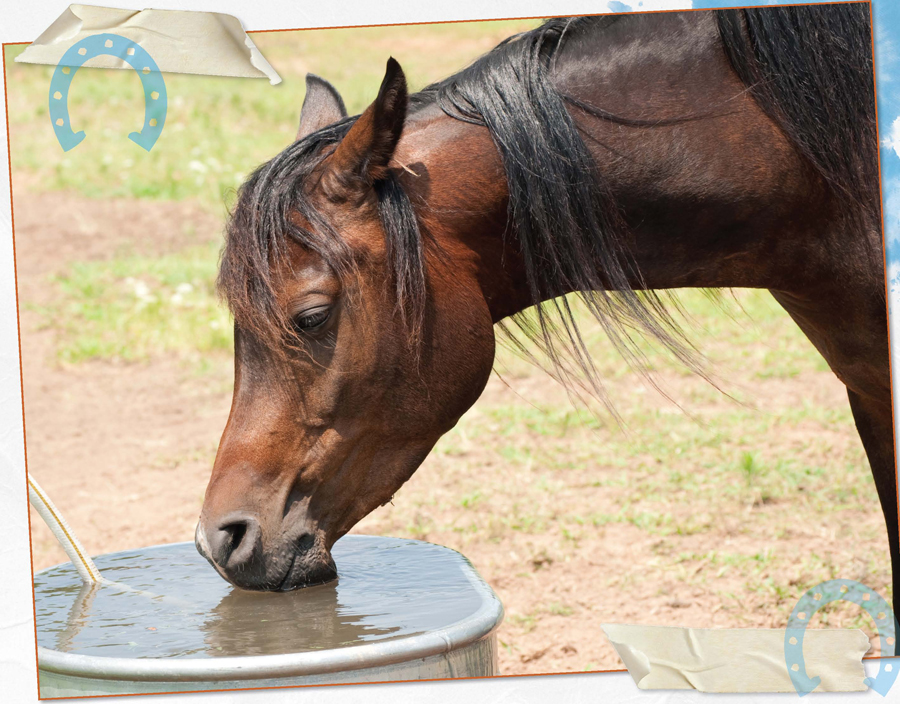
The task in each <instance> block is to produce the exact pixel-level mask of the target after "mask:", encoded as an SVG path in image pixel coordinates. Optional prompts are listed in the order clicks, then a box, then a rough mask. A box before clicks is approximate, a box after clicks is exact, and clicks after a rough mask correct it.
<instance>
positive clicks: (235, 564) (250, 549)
mask: <svg viewBox="0 0 900 704" xmlns="http://www.w3.org/2000/svg"><path fill="white" fill-rule="evenodd" d="M208 540H209V548H210V553H211V557H212V558H213V560H214V561H215V562H216V564H217V565H219V566H220V567H221V568H222V569H227V570H234V569H239V568H241V567H243V566H245V565H247V564H248V563H249V562H250V561H251V560H253V558H254V557H255V556H256V554H257V553H258V551H259V549H260V545H259V543H260V529H259V522H258V521H257V520H256V519H255V518H253V517H252V516H248V515H237V516H229V517H228V518H227V519H226V520H225V521H223V522H222V524H221V525H220V526H219V527H218V528H217V529H215V530H214V531H212V534H211V535H210V536H209V538H208Z"/></svg>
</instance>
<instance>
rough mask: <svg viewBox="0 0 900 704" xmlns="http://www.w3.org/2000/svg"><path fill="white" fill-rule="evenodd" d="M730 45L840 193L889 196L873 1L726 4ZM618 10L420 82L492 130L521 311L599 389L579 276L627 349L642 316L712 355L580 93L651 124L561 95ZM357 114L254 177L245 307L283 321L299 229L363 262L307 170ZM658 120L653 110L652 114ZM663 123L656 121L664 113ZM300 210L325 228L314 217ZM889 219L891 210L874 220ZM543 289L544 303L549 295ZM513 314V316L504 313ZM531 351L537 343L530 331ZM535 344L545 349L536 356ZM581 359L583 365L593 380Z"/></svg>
mask: <svg viewBox="0 0 900 704" xmlns="http://www.w3.org/2000/svg"><path fill="white" fill-rule="evenodd" d="M715 12H716V18H717V22H718V26H719V31H720V36H721V39H722V42H723V44H724V46H725V51H726V53H727V55H728V57H729V59H730V61H731V63H732V65H733V66H734V68H735V70H736V72H737V73H738V75H739V76H740V77H741V79H742V80H743V81H744V83H745V84H746V85H747V86H748V87H749V89H750V90H751V91H752V94H753V95H754V97H755V99H756V100H757V101H758V103H759V104H760V106H761V107H762V108H763V109H764V110H765V111H766V112H767V113H768V114H769V115H770V116H771V117H772V119H774V120H775V121H776V122H777V124H779V125H780V126H781V128H782V129H783V130H784V132H785V133H786V134H787V135H788V137H789V138H790V139H791V140H792V142H793V143H794V144H795V145H796V146H797V148H798V149H799V150H800V152H801V153H802V154H804V155H805V156H806V158H807V159H808V160H809V162H810V163H811V164H812V165H813V166H814V167H815V168H816V169H817V170H818V171H819V172H820V173H821V174H822V176H823V178H824V179H825V180H826V182H827V183H829V184H831V185H832V187H833V188H834V189H835V191H836V192H838V194H839V195H840V196H841V197H843V198H844V199H845V200H848V201H849V202H850V203H851V204H852V206H853V207H856V208H857V209H859V210H860V211H861V212H865V213H867V214H869V215H870V216H873V217H874V216H877V214H878V212H879V211H878V208H879V198H878V190H879V189H878V175H877V163H878V162H877V153H876V150H877V144H876V142H877V140H876V137H875V119H874V110H875V108H874V89H873V73H872V55H871V51H872V49H871V35H870V25H869V6H868V4H860V3H857V4H847V5H830V6H823V7H816V6H799V7H763V8H758V9H745V10H718V11H715ZM617 20H618V18H617V17H615V16H597V17H580V18H561V19H552V20H549V21H547V22H545V23H544V24H542V25H541V26H540V27H538V28H536V29H534V30H531V31H529V32H524V33H522V34H518V35H516V36H513V37H510V38H509V39H507V40H506V41H504V42H503V43H501V44H500V45H499V46H497V47H496V48H495V49H493V50H492V51H490V52H489V53H487V54H486V55H484V56H482V57H481V58H480V59H478V60H477V61H475V62H474V63H473V64H471V65H470V66H468V67H467V68H465V69H463V70H462V71H460V72H459V73H457V74H455V75H454V76H451V77H450V78H447V79H445V80H443V81H441V82H439V83H436V84H433V85H431V86H428V87H427V88H425V89H424V90H423V91H421V92H420V93H418V94H416V95H414V96H411V99H410V109H411V110H413V111H415V110H418V109H421V108H423V107H424V106H427V105H434V104H437V105H438V106H439V107H440V108H441V109H442V110H443V111H444V112H445V113H446V114H447V115H450V116H451V117H454V118H456V119H459V120H465V121H468V122H472V123H475V124H479V125H485V126H486V127H487V129H488V130H489V131H490V134H491V136H492V138H493V141H494V143H495V144H496V146H497V149H498V151H499V153H500V156H501V158H502V162H503V166H504V169H505V172H506V178H507V182H508V187H509V196H510V197H509V226H508V228H507V234H506V236H508V237H512V238H515V242H516V244H517V246H518V247H519V249H520V251H521V254H522V259H523V261H524V263H525V267H526V275H527V282H528V286H529V288H530V291H531V296H532V300H533V301H534V303H535V304H536V305H535V308H533V309H530V310H529V311H525V312H524V313H521V314H519V315H517V316H514V318H513V323H514V324H515V325H517V326H518V328H519V329H520V330H521V331H523V332H524V333H525V335H526V337H527V338H528V339H530V340H532V341H534V342H536V343H537V346H538V349H540V350H541V351H542V352H543V354H544V355H546V356H547V358H548V359H549V360H550V362H551V363H552V366H553V367H554V369H555V371H556V373H557V375H558V376H559V377H560V378H561V379H562V380H563V381H564V382H572V381H575V382H576V383H583V382H585V381H586V382H587V383H588V387H589V388H591V389H593V390H595V391H599V390H600V385H599V379H598V378H597V375H596V373H595V370H594V368H593V366H592V363H591V360H590V356H589V354H588V351H587V349H586V346H585V345H584V343H583V341H582V338H581V335H580V333H579V330H578V326H577V324H576V321H575V318H574V316H573V312H572V309H571V308H570V303H569V299H568V298H566V297H561V296H560V293H561V292H565V291H577V292H578V295H579V296H580V297H581V298H582V299H583V300H584V302H585V303H586V305H587V308H588V309H589V310H590V312H591V313H592V314H593V316H594V317H595V318H596V319H597V320H598V321H599V322H600V323H601V325H602V326H603V327H604V329H605V330H606V332H607V333H608V334H609V336H610V338H611V340H612V341H613V343H614V344H615V345H616V346H617V348H618V349H619V351H620V352H622V353H623V355H624V356H625V357H626V358H627V359H629V360H631V361H634V360H635V359H636V358H639V357H640V353H639V352H638V351H637V348H636V346H635V345H634V344H632V339H631V331H632V330H634V329H637V330H641V331H643V332H645V333H649V334H650V335H651V336H652V337H653V338H654V339H656V340H658V341H661V342H662V343H663V344H664V345H665V346H667V347H668V348H669V349H671V350H672V351H673V352H674V353H675V354H676V355H677V356H678V357H679V358H680V359H681V360H682V361H684V362H685V363H687V364H688V365H690V366H691V367H692V368H695V369H696V368H697V367H696V364H695V362H694V356H693V354H692V350H691V348H690V345H689V344H687V343H686V342H685V340H684V338H683V336H682V335H681V332H680V330H679V328H678V326H677V325H676V324H675V323H674V321H673V319H672V318H671V317H670V316H669V314H668V312H667V311H666V309H665V308H664V307H663V305H662V302H661V300H660V298H659V297H658V296H657V295H656V294H655V293H654V292H646V291H645V292H641V293H638V292H635V291H632V290H631V287H630V285H629V281H633V280H640V272H638V271H636V269H635V267H634V265H633V263H632V262H631V261H630V260H629V258H628V256H627V254H626V253H625V250H624V248H623V247H622V245H621V242H622V235H623V225H622V223H621V220H620V216H619V210H618V207H617V204H616V202H615V201H614V200H613V198H612V196H611V194H610V191H609V189H608V187H607V185H606V184H605V182H604V179H603V175H602V174H601V173H599V172H598V169H597V168H596V165H595V162H594V160H593V159H592V158H591V156H590V153H589V152H588V150H587V148H586V146H585V144H584V142H583V140H582V137H581V135H580V134H579V132H578V130H577V128H576V126H575V123H574V121H573V119H572V117H571V115H570V113H569V110H568V109H567V107H566V105H567V103H569V104H577V105H578V106H579V107H580V108H581V109H588V110H589V111H590V112H591V113H592V114H594V115H595V116H597V117H599V118H602V119H609V120H613V121H618V122H622V123H624V124H630V125H632V126H637V127H641V126H643V125H642V124H640V123H638V122H636V121H633V120H631V121H629V120H627V119H623V118H618V117H616V116H615V115H614V114H612V113H609V112H606V111H605V110H603V109H602V108H600V107H596V106H586V105H584V104H579V103H578V101H577V100H575V99H574V98H571V97H568V96H565V95H562V94H560V92H559V91H558V90H557V89H556V88H555V87H554V84H553V81H552V75H553V62H554V59H555V57H556V55H557V53H558V51H559V49H560V47H561V46H562V45H563V44H564V43H565V41H566V40H567V39H568V38H570V37H573V36H576V35H579V34H583V33H587V32H595V31H598V30H601V29H602V28H603V27H604V26H606V25H607V24H609V23H611V22H615V21H617ZM355 119H356V118H355V117H350V118H346V119H344V120H343V121H341V122H339V123H336V124H334V125H331V126H329V127H326V128H325V129H323V130H320V131H318V132H316V133H314V134H312V135H310V136H308V137H306V138H304V139H302V140H300V141H298V142H296V143H295V144H293V145H291V146H290V147H288V148H287V149H286V150H284V151H283V152H282V153H281V154H279V155H278V156H276V157H275V158H274V159H272V160H271V161H270V162H268V163H266V164H264V165H262V166H261V167H260V168H259V169H257V170H256V171H255V172H254V173H253V174H252V175H251V176H250V178H249V179H248V181H247V182H246V183H245V184H244V185H243V186H242V188H241V189H240V192H239V196H238V202H237V204H236V206H235V209H234V213H233V216H232V218H231V221H230V223H229V227H228V234H227V244H226V248H225V251H224V253H223V259H222V266H221V269H220V275H219V287H220V291H222V293H223V294H224V296H225V297H226V298H227V300H228V302H229V305H230V306H231V309H232V311H233V312H234V315H235V318H236V320H238V321H239V322H240V323H241V324H242V325H245V326H249V327H250V328H253V329H256V330H260V331H261V330H263V328H265V327H267V326H271V325H273V324H277V325H278V327H280V329H281V330H282V331H283V332H289V327H290V326H289V322H288V321H285V320H284V319H283V316H282V314H281V313H280V312H279V309H278V307H277V306H276V305H275V299H274V294H273V290H274V289H273V282H272V273H271V271H272V262H273V258H276V257H278V256H279V255H280V253H281V252H283V251H284V240H285V238H286V237H291V238H294V239H295V240H296V241H297V242H299V243H301V244H302V245H303V246H305V247H308V248H310V249H312V250H314V251H316V252H318V253H319V254H320V255H322V256H323V258H324V259H325V260H326V261H327V262H328V263H329V264H330V265H331V266H332V267H333V268H334V269H335V271H336V272H338V273H339V274H343V273H346V272H347V271H348V270H349V268H351V267H352V264H351V261H352V258H351V256H350V255H351V253H350V252H349V251H348V249H347V246H346V244H345V243H344V242H343V240H342V239H341V237H340V236H339V234H338V233H336V232H334V231H333V230H332V229H331V227H330V226H329V225H328V223H327V222H325V221H324V219H323V218H322V217H321V216H320V215H319V214H318V213H316V212H315V209H314V208H312V207H311V205H310V204H309V202H308V201H307V200H306V199H305V198H304V197H303V195H302V191H301V188H300V184H302V183H303V181H304V179H305V178H306V177H307V176H308V175H309V174H310V173H311V172H312V170H313V168H314V167H315V166H316V165H317V164H318V163H319V161H320V160H321V159H322V158H323V156H324V155H325V153H327V149H328V148H329V147H330V145H333V144H335V143H337V142H339V141H340V140H341V139H342V138H343V136H344V135H345V134H346V133H347V131H348V130H349V128H350V127H351V126H352V124H353V122H354V121H355ZM648 124H650V123H648ZM654 124H655V123H654ZM376 190H377V193H378V196H379V210H380V214H381V220H382V223H383V224H384V228H385V234H386V237H387V247H388V252H389V254H390V263H391V268H392V274H393V276H394V279H395V286H396V292H397V305H398V308H399V309H400V311H401V312H403V313H404V315H405V317H406V319H408V320H410V321H411V329H412V330H416V329H418V324H417V322H416V321H417V320H418V319H419V317H420V316H421V314H422V311H423V310H424V302H425V299H426V296H427V282H426V276H425V263H424V245H423V233H421V232H420V230H419V225H418V221H417V218H416V216H415V212H414V209H413V206H412V205H411V203H410V201H409V200H408V199H407V198H406V195H405V193H404V192H403V189H402V187H401V186H400V182H399V180H398V179H397V177H396V176H394V175H390V176H389V177H388V179H387V180H386V181H384V182H381V183H378V184H376ZM293 212H299V213H300V214H301V215H302V216H303V217H304V218H305V219H306V220H307V221H308V222H310V223H311V224H312V225H313V231H305V230H302V229H300V228H298V227H297V226H296V225H295V224H294V221H293V220H292V215H291V214H292V213H293ZM873 222H877V218H876V220H874V221H873ZM541 302H543V303H541ZM501 327H504V330H506V331H507V332H509V330H508V329H507V328H506V327H505V326H504V324H503V323H501ZM515 344H516V346H517V347H518V348H519V349H520V350H521V351H523V352H525V353H526V354H528V352H527V351H526V348H525V346H524V345H523V344H522V343H521V342H515ZM529 356H530V355H529ZM579 372H581V373H583V375H584V376H581V377H580V379H581V381H580V382H579Z"/></svg>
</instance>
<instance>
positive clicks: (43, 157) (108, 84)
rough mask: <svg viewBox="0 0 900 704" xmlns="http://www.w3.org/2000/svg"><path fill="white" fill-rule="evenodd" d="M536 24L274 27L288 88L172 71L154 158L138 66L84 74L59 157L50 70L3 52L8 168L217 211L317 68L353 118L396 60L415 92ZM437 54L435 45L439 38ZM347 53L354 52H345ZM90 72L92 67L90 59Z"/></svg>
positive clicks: (111, 193)
mask: <svg viewBox="0 0 900 704" xmlns="http://www.w3.org/2000/svg"><path fill="white" fill-rule="evenodd" d="M535 24H536V23H535V22H534V21H500V22H496V21H495V22H473V23H464V24H453V25H434V26H431V27H427V28H422V27H393V28H382V27H371V28H355V29H337V30H324V31H317V32H273V33H263V34H255V35H254V37H253V39H254V42H255V43H256V44H257V46H258V47H259V48H260V50H261V51H262V53H263V54H264V55H265V56H266V58H267V59H268V60H269V62H270V63H271V64H272V65H273V66H274V67H275V69H276V70H277V71H278V72H279V73H280V75H281V77H282V79H283V82H282V83H281V84H279V85H277V86H271V85H269V83H268V81H266V80H262V79H260V80H252V79H240V78H222V77H212V76H190V75H181V74H166V75H165V81H166V91H167V95H168V112H167V115H166V124H165V127H164V129H163V133H162V136H161V137H160V139H159V141H158V142H157V144H156V145H155V146H154V147H153V149H152V150H151V151H150V152H145V151H144V150H143V149H141V148H140V147H139V146H137V145H136V144H134V143H133V142H131V141H130V140H129V139H128V138H127V135H128V133H129V132H131V131H133V130H134V129H136V126H139V125H140V124H142V122H143V115H144V98H143V90H142V87H141V81H140V78H139V77H138V75H137V74H136V73H135V72H134V71H130V70H129V71H118V70H103V69H91V68H82V69H79V70H78V72H77V73H76V74H75V77H74V79H73V81H72V88H71V91H70V95H69V113H70V116H71V122H72V125H73V128H74V129H76V131H77V130H79V129H83V130H84V131H85V133H86V135H87V136H86V138H85V141H84V142H83V143H82V144H81V145H79V146H78V147H77V148H75V149H73V150H71V151H69V152H66V153H63V152H62V150H61V149H60V146H59V144H58V143H57V141H56V137H55V134H54V132H53V130H52V128H51V125H50V118H49V114H48V105H47V101H48V97H47V91H48V89H49V85H50V77H51V76H52V74H53V70H54V68H55V67H53V66H39V65H34V64H20V63H15V60H14V59H15V57H16V56H18V55H19V54H21V53H22V51H24V49H25V47H24V46H9V47H6V67H7V76H8V83H7V85H8V91H9V127H10V135H11V145H12V149H11V159H12V168H13V171H14V172H15V174H16V176H17V177H18V178H17V179H15V180H16V181H17V183H16V185H19V183H21V182H22V181H23V180H24V181H25V182H27V183H28V184H29V186H30V187H32V188H37V189H40V190H43V191H47V190H60V189H62V190H69V191H74V192H77V193H80V194H82V195H84V196H86V197H88V198H108V197H135V198H152V199H161V200H182V199H187V198H190V199H196V200H197V201H199V202H201V203H203V204H204V205H205V206H207V207H210V208H213V209H215V210H216V212H221V211H222V205H223V203H225V204H227V203H228V202H230V199H231V197H232V195H233V192H234V190H235V189H236V188H237V187H238V186H239V185H240V184H241V183H242V182H243V180H244V179H245V178H246V176H247V175H248V174H249V173H250V171H251V170H252V169H254V168H256V166H258V165H259V164H260V163H262V162H263V161H265V160H267V159H269V158H271V157H272V156H274V155H275V154H277V153H278V152H279V151H281V150H282V149H283V148H285V147H286V146H288V145H289V144H290V143H291V141H292V140H293V138H294V135H295V134H296V130H297V123H298V120H299V115H300V106H301V105H302V102H303V96H304V93H305V76H306V73H307V72H313V73H316V74H318V75H321V76H323V77H325V78H327V79H329V80H331V81H332V82H333V83H334V85H335V86H336V87H337V88H338V89H339V90H340V91H341V93H342V95H343V97H344V101H345V103H346V105H347V109H348V110H349V111H350V113H351V114H355V113H359V112H361V111H362V110H363V109H364V108H365V107H366V106H367V105H368V104H369V103H370V102H371V101H372V100H373V99H374V97H375V95H376V93H377V92H378V86H379V84H380V82H381V79H382V77H383V75H384V66H385V62H386V61H387V58H388V57H389V56H391V55H393V56H394V57H396V58H397V59H398V60H399V61H400V62H401V63H402V64H403V66H404V68H405V70H406V73H407V77H408V80H409V83H410V86H411V87H412V89H414V90H415V89H418V88H422V87H424V86H425V85H426V84H427V83H429V82H431V81H434V80H437V79H439V78H443V77H444V76H447V75H449V74H451V73H453V72H454V71H455V70H457V69H459V68H461V67H463V66H464V65H466V64H467V63H469V62H470V61H471V60H472V59H474V58H475V57H477V56H478V55H480V54H481V53H483V52H485V51H487V50H488V49H490V48H491V47H493V46H494V45H496V44H497V43H498V42H499V41H500V40H501V39H503V38H504V37H506V36H509V35H510V34H513V33H515V32H517V31H520V30H523V29H527V28H529V27H532V26H534V25H535ZM436 42H437V43H438V44H439V45H440V50H438V51H434V50H426V49H433V47H434V45H435V43H436ZM343 46H352V47H353V50H352V51H339V50H337V48H338V47H343ZM88 65H90V62H88Z"/></svg>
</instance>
